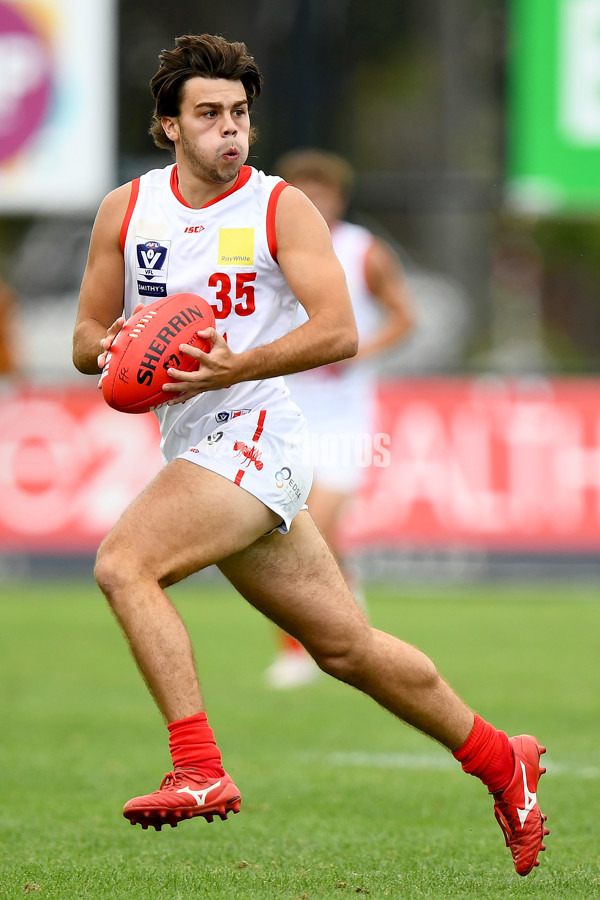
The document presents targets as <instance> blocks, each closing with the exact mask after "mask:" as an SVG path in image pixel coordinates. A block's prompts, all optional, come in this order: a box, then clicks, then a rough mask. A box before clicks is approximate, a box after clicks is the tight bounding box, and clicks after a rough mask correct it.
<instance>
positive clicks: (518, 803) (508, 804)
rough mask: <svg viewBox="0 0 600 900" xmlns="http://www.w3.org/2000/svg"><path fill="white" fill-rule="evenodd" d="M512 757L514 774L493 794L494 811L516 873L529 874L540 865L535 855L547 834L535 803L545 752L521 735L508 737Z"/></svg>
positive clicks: (542, 817)
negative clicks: (542, 757)
mask: <svg viewBox="0 0 600 900" xmlns="http://www.w3.org/2000/svg"><path fill="white" fill-rule="evenodd" d="M509 742H510V745H511V747H512V749H513V753H514V757H515V769H514V772H513V777H512V780H511V782H510V784H509V785H508V787H507V788H505V789H504V790H503V791H498V792H497V793H495V794H494V795H493V796H494V814H495V816H496V819H497V820H498V824H499V825H500V828H501V829H502V831H503V832H504V838H505V840H506V846H507V847H508V848H509V849H510V852H511V853H512V857H513V862H514V864H515V869H516V870H517V873H518V874H519V875H529V873H530V872H531V870H532V869H533V868H535V866H539V861H538V854H539V853H540V851H542V850H545V849H546V848H545V847H544V843H543V841H544V837H545V836H546V835H547V834H549V831H548V829H547V828H546V826H545V824H544V823H545V821H546V816H544V815H542V813H541V811H540V808H539V806H538V802H537V786H538V781H539V780H540V778H541V776H542V775H543V774H544V772H545V771H546V770H545V769H544V768H543V766H540V756H541V755H542V753H545V752H546V748H545V747H542V746H541V745H540V744H539V743H538V741H537V740H536V738H534V737H531V735H529V734H520V735H517V737H512V738H509Z"/></svg>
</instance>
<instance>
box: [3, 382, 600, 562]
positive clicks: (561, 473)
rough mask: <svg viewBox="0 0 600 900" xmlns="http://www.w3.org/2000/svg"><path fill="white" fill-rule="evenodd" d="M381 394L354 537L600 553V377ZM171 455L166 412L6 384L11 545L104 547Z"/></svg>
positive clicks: (68, 549)
mask: <svg viewBox="0 0 600 900" xmlns="http://www.w3.org/2000/svg"><path fill="white" fill-rule="evenodd" d="M379 399H380V403H379V415H378V422H377V431H376V434H375V435H372V436H369V435H364V436H363V437H364V440H362V441H359V442H358V443H357V445H356V447H357V454H358V456H357V460H356V461H357V463H358V464H359V465H361V466H363V467H364V470H365V480H364V484H363V487H362V490H361V492H360V494H359V496H358V497H357V498H356V501H355V502H354V503H353V504H352V506H351V508H350V510H349V512H348V515H347V517H346V519H345V524H344V534H343V537H344V541H345V543H346V545H347V546H348V547H349V548H350V549H351V548H353V547H354V548H360V549H365V548H366V549H368V548H373V549H378V548H386V549H389V548H393V547H407V546H412V547H416V548H418V547H422V548H448V547H460V548H463V549H468V548H474V549H478V548H479V549H482V548H486V549H489V550H494V549H497V550H514V551H517V552H518V551H519V550H522V551H531V550H535V551H539V552H548V553H553V552H561V551H568V552H573V551H578V552H584V551H586V552H590V553H594V552H599V553H600V381H598V380H594V379H572V380H570V379H553V380H544V379H539V380H534V381H510V380H504V379H452V380H445V379H424V380H406V381H392V382H389V383H385V384H383V385H382V386H381V388H380V398H379ZM215 427H217V425H216V423H215ZM161 464H162V463H161V459H160V454H159V450H158V427H157V423H156V419H155V417H154V415H153V414H152V413H146V414H143V415H126V414H123V413H119V412H116V411H114V410H112V409H110V408H109V407H108V406H107V405H106V404H105V403H104V402H103V401H102V398H101V395H100V393H99V391H97V390H96V389H95V387H87V386H86V387H81V388H79V387H73V386H72V385H71V386H68V387H65V388H64V389H59V388H50V387H49V388H43V389H42V388H39V387H33V386H30V387H28V386H27V385H23V386H21V387H20V388H19V389H17V390H15V389H11V390H10V391H9V390H5V391H4V392H2V393H0V553H1V552H19V551H26V552H38V553H39V552H41V553H68V554H72V553H77V552H80V551H81V552H88V553H89V552H93V551H94V550H95V548H96V547H97V545H98V544H99V542H100V541H101V540H102V538H103V537H104V535H105V534H106V532H107V531H108V530H109V529H110V527H111V526H112V525H113V523H114V522H115V521H116V519H117V518H118V516H119V514H120V513H121V511H122V510H123V509H124V507H125V506H126V505H127V504H128V503H129V502H130V501H131V500H132V499H133V498H134V497H135V496H136V495H137V494H138V493H139V492H140V491H141V490H142V489H143V487H144V486H145V485H146V484H147V482H148V481H150V480H151V478H152V477H153V476H154V475H155V474H156V472H157V471H158V470H159V469H160V467H161Z"/></svg>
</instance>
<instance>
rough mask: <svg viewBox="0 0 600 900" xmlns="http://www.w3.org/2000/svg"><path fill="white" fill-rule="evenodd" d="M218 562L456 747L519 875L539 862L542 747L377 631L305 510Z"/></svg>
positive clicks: (328, 653)
mask: <svg viewBox="0 0 600 900" xmlns="http://www.w3.org/2000/svg"><path fill="white" fill-rule="evenodd" d="M284 542H285V543H284ZM220 568H221V570H222V571H223V572H224V574H225V575H226V576H227V577H228V578H229V579H230V581H231V582H232V584H234V586H235V587H236V588H237V589H238V590H239V591H240V593H242V594H243V596H245V597H246V598H247V599H248V600H249V602H250V603H252V604H253V605H254V606H256V607H257V608H258V609H260V610H261V611H262V612H263V613H265V614H266V615H267V616H269V617H270V618H272V619H273V621H275V622H276V623H277V624H278V625H279V626H280V627H281V628H283V629H285V630H286V631H287V632H289V633H291V634H293V635H295V636H296V637H297V638H298V640H300V641H301V642H302V644H303V645H304V646H305V647H307V649H309V650H310V652H311V653H312V654H313V656H314V658H315V659H316V661H317V662H318V664H319V665H320V666H321V668H323V669H324V670H325V671H326V672H329V673H330V674H331V675H333V676H335V677H336V678H339V679H341V680H342V681H346V682H347V683H349V684H352V685H353V686H354V687H356V688H358V689H359V690H361V691H363V692H364V693H366V694H369V695H370V696H371V697H373V698H374V699H375V700H377V701H378V702H379V703H380V704H381V705H382V706H384V707H385V708H386V709H388V710H389V711H390V712H392V713H394V714H395V715H396V716H398V717H399V718H400V719H403V720H404V721H405V722H407V723H409V724H410V725H412V726H414V727H415V728H418V729H419V730H421V731H423V732H425V733H426V734H428V735H429V736H430V737H432V738H434V739H436V740H438V741H439V742H440V743H442V744H444V745H445V746H446V747H448V748H449V749H450V750H451V751H452V752H453V755H454V756H455V758H456V759H457V760H458V761H459V762H460V763H461V765H462V767H463V769H464V770H465V772H468V773H470V774H472V775H476V776H477V777H478V778H480V779H481V780H482V781H483V783H484V784H485V785H486V787H487V788H488V790H489V791H490V793H492V794H493V796H494V801H495V802H494V812H495V815H496V818H497V820H498V823H499V824H500V826H501V828H502V831H503V833H504V837H505V840H506V844H507V846H508V847H509V849H510V851H511V854H512V857H513V862H514V865H515V869H516V871H517V872H518V874H519V875H527V874H528V873H529V872H531V871H532V869H533V868H534V867H535V866H537V865H538V864H539V863H538V855H539V853H540V851H542V850H544V849H545V847H544V844H543V841H544V837H545V835H546V834H548V829H547V828H546V827H545V821H546V817H545V816H543V815H542V813H541V811H540V808H539V806H538V803H537V793H536V792H537V784H538V781H539V778H540V776H541V775H542V774H543V773H544V772H545V769H544V768H543V766H541V764H540V756H541V754H542V753H544V752H545V750H544V748H543V747H541V745H540V744H539V742H538V741H537V740H536V739H535V738H534V737H532V736H531V735H520V736H518V737H514V738H510V740H509V739H508V737H507V735H506V734H505V733H504V732H502V731H498V730H497V729H495V728H494V727H493V726H492V725H490V724H489V723H488V722H485V721H484V720H483V719H481V717H480V716H478V715H475V714H474V713H473V712H472V711H471V710H470V709H469V707H468V706H467V705H466V704H465V703H464V702H463V701H462V700H461V699H460V698H459V697H458V696H457V695H456V693H455V692H454V691H453V690H452V689H451V688H450V686H449V685H448V684H447V683H446V682H445V681H444V680H443V678H442V677H441V676H440V675H439V674H438V672H437V670H436V668H435V666H434V665H433V663H432V662H431V660H430V659H428V658H427V657H426V656H425V655H424V654H423V653H421V652H420V651H419V650H417V649H416V648H415V647H412V646H411V645H409V644H406V643H404V642H403V641H400V640H399V639H397V638H395V637H392V636H391V635H389V634H385V633H384V632H381V631H378V630H377V629H374V628H371V627H370V626H369V624H368V622H367V621H366V619H365V617H364V615H363V613H362V612H361V611H360V609H359V608H358V606H357V604H356V603H355V602H354V600H353V598H352V597H351V595H350V592H349V590H348V588H347V586H346V584H345V582H344V579H343V578H342V575H341V573H340V571H339V569H338V568H337V566H336V564H335V561H334V560H333V557H332V556H331V554H330V552H329V550H328V548H327V546H326V544H325V541H324V540H323V539H322V538H321V537H320V535H319V534H318V532H317V530H316V527H315V526H314V524H313V523H312V522H311V520H310V517H309V516H308V514H307V513H300V514H299V515H298V516H297V517H296V519H295V520H294V522H293V524H292V528H291V530H290V534H289V535H287V536H285V537H282V536H279V535H277V534H275V535H273V536H271V537H269V538H265V539H262V540H260V541H258V542H257V543H256V544H254V545H253V546H252V547H249V548H247V549H246V550H243V551H241V552H240V553H238V554H236V555H235V556H234V557H232V558H230V559H228V560H225V561H224V562H223V563H221V564H220ZM290 573H293V577H290Z"/></svg>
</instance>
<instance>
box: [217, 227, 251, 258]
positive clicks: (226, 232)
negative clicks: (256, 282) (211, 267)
mask: <svg viewBox="0 0 600 900" xmlns="http://www.w3.org/2000/svg"><path fill="white" fill-rule="evenodd" d="M219 265H220V266H253V265H254V228H219Z"/></svg>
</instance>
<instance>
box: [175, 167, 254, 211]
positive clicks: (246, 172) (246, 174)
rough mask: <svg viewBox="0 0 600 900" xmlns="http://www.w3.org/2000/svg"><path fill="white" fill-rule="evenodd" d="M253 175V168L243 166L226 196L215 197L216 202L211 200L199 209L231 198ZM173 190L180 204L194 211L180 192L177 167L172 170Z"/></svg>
mask: <svg viewBox="0 0 600 900" xmlns="http://www.w3.org/2000/svg"><path fill="white" fill-rule="evenodd" d="M251 175H252V167H251V166H242V168H241V169H240V171H239V175H238V177H237V178H236V180H235V184H234V185H233V187H230V188H229V190H228V191H225V193H224V194H219V196H218V197H215V198H214V200H209V201H208V203H205V204H204V205H203V206H201V207H199V209H206V207H207V206H212V205H213V204H214V203H218V202H219V200H223V199H224V198H225V197H229V195H230V194H233V192H234V191H239V189H240V188H243V187H244V185H245V184H247V183H248V181H249V180H250V176H251ZM171 190H172V191H173V194H174V195H175V197H176V198H177V199H178V200H179V202H180V203H183V205H184V206H187V208H188V209H194V207H193V206H190V204H189V203H188V202H187V200H184V199H183V197H182V196H181V193H180V191H179V178H178V176H177V165H174V166H173V168H172V169H171Z"/></svg>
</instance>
